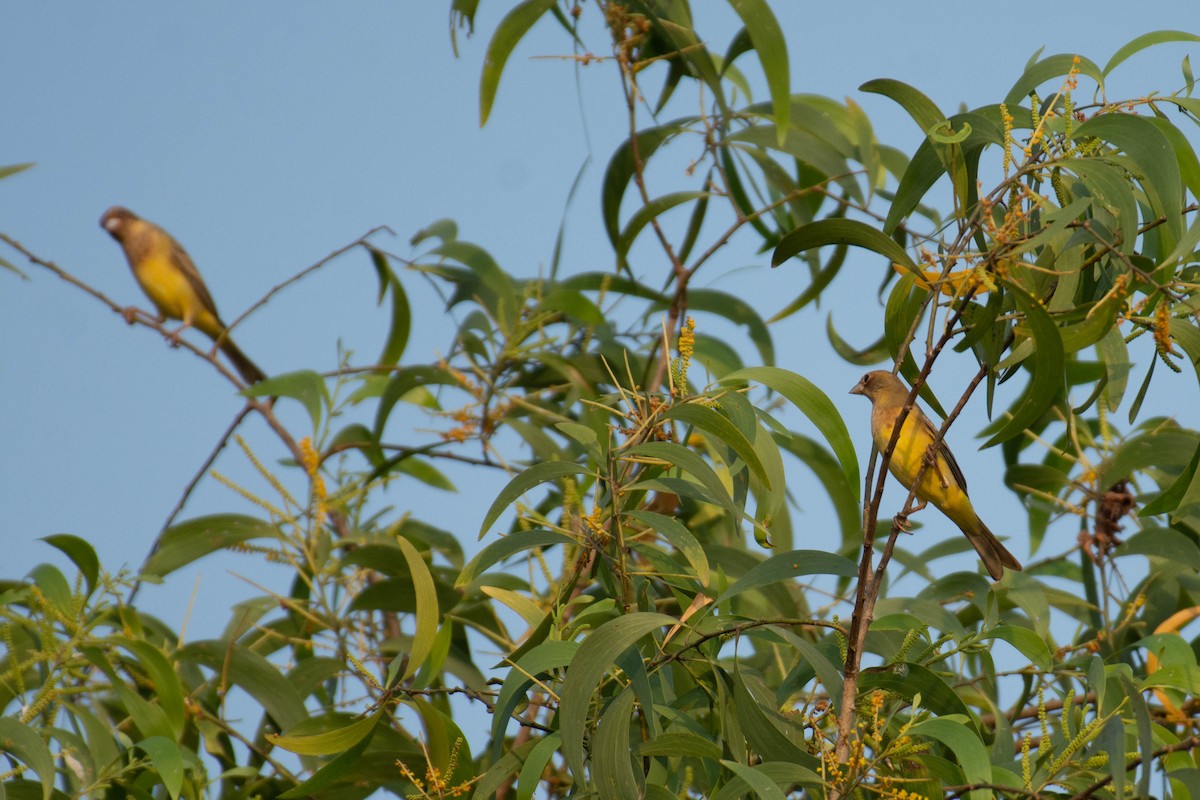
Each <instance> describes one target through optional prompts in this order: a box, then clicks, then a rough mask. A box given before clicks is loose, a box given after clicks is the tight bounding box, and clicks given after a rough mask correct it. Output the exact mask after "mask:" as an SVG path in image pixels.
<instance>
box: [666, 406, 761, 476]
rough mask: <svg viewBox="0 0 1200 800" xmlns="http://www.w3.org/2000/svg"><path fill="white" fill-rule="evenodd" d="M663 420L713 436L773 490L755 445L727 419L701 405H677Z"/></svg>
mask: <svg viewBox="0 0 1200 800" xmlns="http://www.w3.org/2000/svg"><path fill="white" fill-rule="evenodd" d="M663 419H676V420H679V421H680V422H683V423H686V424H688V425H692V426H695V427H697V428H699V429H700V430H702V431H704V432H706V433H710V434H712V435H713V436H714V437H716V440H717V441H718V442H720V443H721V444H724V445H726V446H727V447H729V448H730V449H731V450H733V452H735V453H737V454H738V457H740V458H741V459H742V460H743V461H745V462H746V466H748V467H749V468H750V470H751V471H752V472H753V473H754V474H755V475H757V476H758V479H759V480H761V481H762V482H763V483H764V484H766V485H767V487H768V488H771V479H770V477H769V476H768V475H767V472H766V470H765V469H764V467H763V463H762V461H761V460H760V459H759V457H758V453H756V452H754V445H753V444H751V443H750V440H749V439H747V438H746V436H745V434H743V433H742V432H741V431H740V430H738V428H737V426H736V425H734V424H733V423H732V422H730V421H729V419H728V418H727V417H725V416H723V415H721V414H720V413H718V412H716V411H713V410H712V409H711V408H708V407H707V406H703V405H701V404H700V403H677V404H676V405H674V406H672V407H671V408H670V409H669V410H668V411H667V413H666V414H663Z"/></svg>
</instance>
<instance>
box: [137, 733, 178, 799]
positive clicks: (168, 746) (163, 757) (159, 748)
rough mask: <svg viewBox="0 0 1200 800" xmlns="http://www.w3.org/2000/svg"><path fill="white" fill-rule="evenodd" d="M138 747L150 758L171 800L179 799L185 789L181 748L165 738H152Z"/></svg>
mask: <svg viewBox="0 0 1200 800" xmlns="http://www.w3.org/2000/svg"><path fill="white" fill-rule="evenodd" d="M137 747H139V748H141V750H143V751H144V752H145V753H146V755H148V756H150V763H152V764H153V765H154V771H155V772H157V773H158V777H159V779H160V780H162V785H163V788H164V789H166V790H167V794H169V795H170V796H171V800H175V798H177V797H179V791H180V790H181V789H182V788H183V755H182V754H181V753H180V752H179V746H178V745H177V744H175V742H173V741H172V740H170V739H168V738H166V737H164V736H150V737H147V738H145V739H142V740H141V741H140V742H138V743H137Z"/></svg>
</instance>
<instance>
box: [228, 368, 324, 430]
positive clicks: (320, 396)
mask: <svg viewBox="0 0 1200 800" xmlns="http://www.w3.org/2000/svg"><path fill="white" fill-rule="evenodd" d="M242 394H244V395H246V396H247V397H290V398H291V399H293V400H298V401H300V404H301V405H302V406H304V409H305V410H306V411H307V412H308V416H309V417H310V418H311V419H312V424H313V430H316V429H317V428H319V427H320V426H321V411H322V409H323V408H324V406H325V404H326V403H327V402H328V401H329V388H328V387H327V386H326V385H325V379H324V378H322V377H321V376H320V374H318V373H316V372H313V371H312V370H309V369H302V370H297V371H296V372H285V373H284V374H282V375H274V376H272V377H270V378H267V379H266V380H261V381H259V382H258V383H256V384H254V385H253V386H247V387H246V388H245V389H243V390H242Z"/></svg>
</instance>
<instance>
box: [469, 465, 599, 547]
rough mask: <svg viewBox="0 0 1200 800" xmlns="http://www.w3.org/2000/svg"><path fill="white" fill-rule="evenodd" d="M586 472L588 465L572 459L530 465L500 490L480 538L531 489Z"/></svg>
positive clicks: (486, 518)
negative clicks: (584, 465) (582, 464)
mask: <svg viewBox="0 0 1200 800" xmlns="http://www.w3.org/2000/svg"><path fill="white" fill-rule="evenodd" d="M586 472H587V468H586V467H582V466H580V465H579V464H576V463H574V462H572V461H543V462H541V463H538V464H534V465H533V466H532V467H529V468H528V469H526V470H525V471H524V472H522V473H521V474H519V475H517V477H515V478H513V479H512V480H511V481H509V483H508V485H507V486H505V487H504V488H503V489H501V490H500V494H499V495H498V496H497V497H496V499H495V500H494V501H493V502H492V506H491V508H489V509H488V512H487V514H485V515H484V517H483V524H482V525H480V526H479V538H481V539H482V538H483V536H484V534H486V533H487V532H488V528H490V527H492V523H493V522H495V521H496V520H497V519H498V518H499V517H500V515H501V514H502V513H504V509H506V508H508V507H509V505H511V504H512V503H513V502H514V501H515V500H516V499H517V498H518V497H520V496H521V495H523V494H525V493H526V492H528V491H529V490H530V489H532V488H534V487H535V486H539V485H541V484H543V483H546V482H547V481H553V480H557V479H559V478H565V477H566V476H568V475H580V474H583V473H586Z"/></svg>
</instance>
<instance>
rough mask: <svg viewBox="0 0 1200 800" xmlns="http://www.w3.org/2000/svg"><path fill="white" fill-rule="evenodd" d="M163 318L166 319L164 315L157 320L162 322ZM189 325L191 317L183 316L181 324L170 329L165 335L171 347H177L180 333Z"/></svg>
mask: <svg viewBox="0 0 1200 800" xmlns="http://www.w3.org/2000/svg"><path fill="white" fill-rule="evenodd" d="M165 320H166V317H163V318H162V319H160V320H159V322H163V321H165ZM190 327H192V321H191V319H189V318H188V317H184V318H183V324H182V325H180V326H179V327H178V328H176V329H175V330H173V331H171V333H170V335H169V336H168V337H167V338H169V339H170V340H171V347H179V336H180V334H182V333H183V332H184V331H186V330H187V329H188V328H190Z"/></svg>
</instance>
